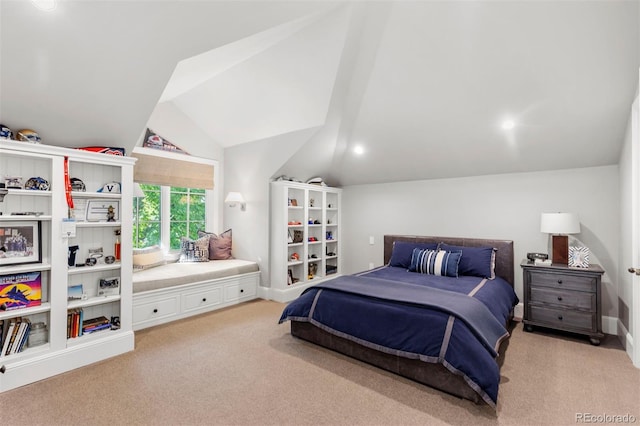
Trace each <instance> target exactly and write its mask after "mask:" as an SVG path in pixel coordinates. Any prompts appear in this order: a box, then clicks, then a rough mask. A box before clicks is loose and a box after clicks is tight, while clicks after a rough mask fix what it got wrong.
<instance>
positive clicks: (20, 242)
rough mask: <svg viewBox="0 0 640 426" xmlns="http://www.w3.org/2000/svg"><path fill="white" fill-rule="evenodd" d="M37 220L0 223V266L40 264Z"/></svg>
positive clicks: (39, 238) (39, 228)
mask: <svg viewBox="0 0 640 426" xmlns="http://www.w3.org/2000/svg"><path fill="white" fill-rule="evenodd" d="M41 232H42V223H41V222H40V221H39V220H25V221H20V222H13V221H12V222H4V223H2V222H0V266H3V265H18V264H22V263H40V262H42V244H41V241H42V237H41Z"/></svg>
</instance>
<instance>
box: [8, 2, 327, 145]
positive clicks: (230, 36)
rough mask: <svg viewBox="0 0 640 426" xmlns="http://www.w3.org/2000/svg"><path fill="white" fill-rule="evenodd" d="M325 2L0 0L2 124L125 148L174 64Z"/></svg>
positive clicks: (60, 140)
mask: <svg viewBox="0 0 640 426" xmlns="http://www.w3.org/2000/svg"><path fill="white" fill-rule="evenodd" d="M334 6H335V5H333V4H332V3H324V2H321V3H316V2H308V3H307V2H281V3H280V2H263V1H256V2H250V1H247V2H233V1H228V2H224V1H211V2H207V1H156V2H146V1H117V2H113V1H92V2H86V1H74V0H69V1H64V2H59V4H58V7H57V8H56V10H55V11H53V12H51V13H47V12H42V11H40V10H38V9H36V8H35V7H33V5H32V4H31V2H29V1H11V0H7V1H2V2H0V24H1V25H0V55H1V57H0V59H1V62H0V120H2V123H3V124H5V125H8V126H9V127H12V128H15V129H19V128H33V129H35V130H36V131H38V132H39V133H40V135H41V137H42V138H43V141H44V142H45V143H48V144H52V145H60V146H70V147H77V146H85V145H93V144H98V145H111V146H113V145H115V146H124V147H126V148H129V150H130V149H132V148H133V146H134V145H135V144H136V143H137V142H138V140H139V138H140V135H141V134H142V132H143V131H144V128H145V125H146V123H147V120H148V119H149V117H150V115H151V113H152V111H153V109H154V107H155V106H156V104H157V102H158V100H159V99H160V96H161V94H162V93H163V90H164V88H165V86H166V85H167V82H168V81H169V78H170V76H171V74H172V72H173V70H174V68H175V66H176V64H177V63H178V62H180V61H181V60H183V59H187V58H190V57H193V56H196V55H199V54H201V53H202V52H206V51H209V50H211V49H214V48H217V47H221V46H225V45H227V44H230V43H233V42H235V41H236V40H239V39H243V38H246V37H249V36H251V35H253V34H256V33H260V32H262V31H265V30H267V29H269V28H273V27H276V26H278V25H281V24H283V23H286V22H291V21H295V20H297V19H300V18H301V17H304V16H308V15H313V14H315V13H318V12H321V11H324V10H328V9H330V8H332V7H334Z"/></svg>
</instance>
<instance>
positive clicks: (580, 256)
mask: <svg viewBox="0 0 640 426" xmlns="http://www.w3.org/2000/svg"><path fill="white" fill-rule="evenodd" d="M569 266H571V267H574V268H588V267H589V249H588V248H586V247H569Z"/></svg>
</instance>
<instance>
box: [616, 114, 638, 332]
mask: <svg viewBox="0 0 640 426" xmlns="http://www.w3.org/2000/svg"><path fill="white" fill-rule="evenodd" d="M631 161H632V151H631V118H629V123H628V125H627V131H626V133H625V138H624V145H623V147H622V152H621V153H620V163H619V165H618V166H619V170H620V173H619V179H620V183H619V185H620V265H619V276H620V278H619V280H618V298H619V299H620V321H621V323H622V326H623V327H624V328H625V329H626V330H619V332H620V333H621V334H626V333H625V331H627V332H631V331H632V330H631V329H632V324H631V321H630V319H631V318H630V316H629V315H630V314H631V313H630V311H629V308H630V307H631V306H633V303H632V286H633V279H632V278H633V276H632V275H631V274H629V273H628V272H627V268H628V267H630V266H637V265H635V261H634V259H633V256H632V239H633V233H632V229H633V226H632V220H631V213H632V208H631V201H632V199H633V193H632V191H633V179H632V168H631ZM620 337H621V341H622V342H625V341H626V338H625V336H620Z"/></svg>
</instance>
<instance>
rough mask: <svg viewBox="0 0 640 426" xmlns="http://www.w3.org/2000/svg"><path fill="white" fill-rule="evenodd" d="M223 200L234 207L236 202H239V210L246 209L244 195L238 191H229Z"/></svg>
mask: <svg viewBox="0 0 640 426" xmlns="http://www.w3.org/2000/svg"><path fill="white" fill-rule="evenodd" d="M224 202H225V203H227V204H229V207H235V206H236V204H237V203H240V210H241V211H245V210H247V203H246V202H245V201H244V197H243V196H242V194H241V193H239V192H229V193H228V194H227V198H225V199H224Z"/></svg>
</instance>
